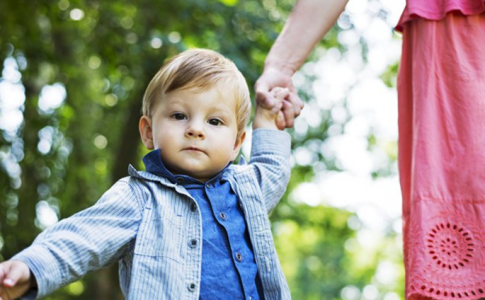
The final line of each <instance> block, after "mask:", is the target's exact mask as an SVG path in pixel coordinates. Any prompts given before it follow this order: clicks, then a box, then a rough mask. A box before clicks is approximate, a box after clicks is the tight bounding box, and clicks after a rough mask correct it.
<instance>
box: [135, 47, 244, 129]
mask: <svg viewBox="0 0 485 300" xmlns="http://www.w3.org/2000/svg"><path fill="white" fill-rule="evenodd" d="M219 84H222V86H223V87H224V88H225V89H231V88H232V89H233V91H234V96H235V99H236V117H237V131H238V136H240V134H242V132H244V128H245V127H246V125H247V123H248V122H249V117H250V114H251V99H250V97H249V89H248V85H247V83H246V80H245V79H244V76H243V75H242V74H241V72H240V71H239V70H238V69H237V67H236V65H235V64H234V63H233V62H232V61H230V60H229V59H227V58H225V57H224V56H222V55H221V54H219V53H217V52H214V51H212V50H206V49H193V50H188V51H185V52H182V53H180V54H178V55H176V56H174V57H172V58H171V59H169V60H168V61H167V62H166V63H165V64H164V65H163V66H162V67H161V68H160V70H159V71H158V72H157V74H155V76H154V77H153V79H152V80H151V81H150V84H148V87H147V89H146V91H145V95H144V96H143V107H142V111H143V115H145V116H148V117H151V115H152V113H153V110H154V107H155V105H156V103H157V102H159V101H163V99H164V97H165V95H167V94H168V93H170V92H174V91H177V90H185V89H187V90H196V91H203V90H204V89H206V88H210V87H213V86H215V85H219Z"/></svg>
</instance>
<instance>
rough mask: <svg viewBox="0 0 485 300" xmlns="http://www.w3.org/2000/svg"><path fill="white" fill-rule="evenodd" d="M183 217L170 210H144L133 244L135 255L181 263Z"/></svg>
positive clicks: (160, 208) (158, 208)
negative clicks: (168, 259) (165, 258)
mask: <svg viewBox="0 0 485 300" xmlns="http://www.w3.org/2000/svg"><path fill="white" fill-rule="evenodd" d="M182 219H183V217H182V214H179V213H176V212H175V211H173V210H171V209H170V208H168V209H167V208H165V209H162V207H157V208H145V212H144V218H143V222H142V224H141V226H140V230H139V232H138V235H137V238H136V239H137V240H136V243H135V250H134V252H135V255H146V256H154V257H157V256H159V257H160V256H161V257H168V258H171V259H173V260H176V261H181V253H180V252H181V245H182V239H183V230H182V224H183V220H182Z"/></svg>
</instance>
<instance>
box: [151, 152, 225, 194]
mask: <svg viewBox="0 0 485 300" xmlns="http://www.w3.org/2000/svg"><path fill="white" fill-rule="evenodd" d="M143 163H144V164H145V169H146V171H147V172H149V173H152V174H155V175H158V176H162V177H164V178H167V179H168V180H169V181H170V182H172V183H174V184H182V185H186V184H203V183H202V182H201V181H199V180H197V179H195V178H193V177H191V176H189V175H182V174H173V173H172V172H170V171H169V170H168V169H167V167H165V164H164V163H163V161H162V156H161V150H160V149H156V150H153V151H151V152H150V153H148V154H147V155H145V156H144V157H143ZM231 164H232V162H229V164H227V166H226V167H225V168H224V169H223V170H222V171H220V172H219V173H217V174H216V175H215V176H214V177H212V178H211V179H210V180H208V181H207V182H210V181H214V180H217V178H219V177H220V176H222V174H223V173H224V171H226V170H227V169H228V168H229V166H230V165H231Z"/></svg>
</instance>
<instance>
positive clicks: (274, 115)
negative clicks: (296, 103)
mask: <svg viewBox="0 0 485 300" xmlns="http://www.w3.org/2000/svg"><path fill="white" fill-rule="evenodd" d="M270 93H271V94H272V96H273V97H274V99H275V100H276V101H273V103H272V104H273V105H272V107H266V108H265V107H263V106H261V105H259V104H256V114H255V116H254V121H253V128H254V129H257V128H270V129H278V127H277V126H276V124H277V121H278V120H282V119H284V116H283V112H282V110H281V109H282V108H283V103H284V101H285V98H286V97H288V96H289V94H290V91H289V90H288V89H287V88H281V87H275V88H273V89H272V90H271V91H270Z"/></svg>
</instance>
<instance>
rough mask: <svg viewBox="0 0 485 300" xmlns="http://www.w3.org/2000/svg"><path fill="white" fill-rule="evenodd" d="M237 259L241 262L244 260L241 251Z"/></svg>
mask: <svg viewBox="0 0 485 300" xmlns="http://www.w3.org/2000/svg"><path fill="white" fill-rule="evenodd" d="M236 259H237V260H238V261H239V262H241V261H242V260H243V255H242V254H241V253H239V252H238V253H236Z"/></svg>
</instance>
